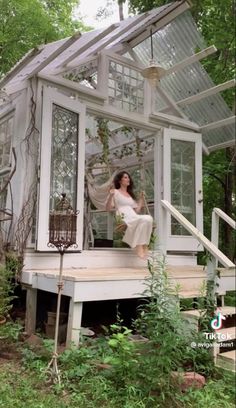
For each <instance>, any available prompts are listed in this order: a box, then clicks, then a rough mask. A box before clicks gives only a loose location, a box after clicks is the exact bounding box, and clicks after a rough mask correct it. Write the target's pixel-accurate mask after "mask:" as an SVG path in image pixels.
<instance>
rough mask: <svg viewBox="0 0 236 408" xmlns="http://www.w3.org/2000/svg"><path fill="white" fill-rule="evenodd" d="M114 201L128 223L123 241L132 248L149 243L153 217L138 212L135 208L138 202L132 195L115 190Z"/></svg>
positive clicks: (118, 211)
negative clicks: (127, 195)
mask: <svg viewBox="0 0 236 408" xmlns="http://www.w3.org/2000/svg"><path fill="white" fill-rule="evenodd" d="M114 203H115V208H116V213H117V214H121V215H122V216H123V220H124V222H125V224H126V225H127V228H126V231H125V235H124V237H123V241H124V242H126V243H127V244H128V245H129V246H130V247H131V248H135V247H136V246H137V245H148V244H149V241H150V237H151V233H152V226H153V219H152V217H151V216H150V215H142V214H137V213H136V212H135V210H134V208H137V206H138V204H137V203H136V201H135V200H133V198H132V197H131V196H129V197H126V196H125V195H123V194H122V193H120V192H119V190H115V195H114Z"/></svg>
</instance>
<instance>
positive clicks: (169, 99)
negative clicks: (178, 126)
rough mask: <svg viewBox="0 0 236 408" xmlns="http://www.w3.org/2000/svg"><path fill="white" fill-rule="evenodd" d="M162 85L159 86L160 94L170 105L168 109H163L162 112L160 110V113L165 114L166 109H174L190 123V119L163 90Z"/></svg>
mask: <svg viewBox="0 0 236 408" xmlns="http://www.w3.org/2000/svg"><path fill="white" fill-rule="evenodd" d="M160 85H161V84H160ZM160 85H157V88H158V92H160V94H161V95H162V97H163V98H164V99H165V100H166V102H167V103H169V106H167V107H166V108H164V109H162V110H160V111H158V112H160V113H164V114H165V110H166V109H171V108H172V109H174V111H176V112H177V114H178V115H180V116H181V118H183V119H185V120H187V121H188V117H187V116H186V115H185V113H184V112H182V111H181V109H180V108H179V107H178V106H177V104H176V103H175V101H174V99H173V98H172V97H171V96H170V95H168V93H167V92H166V91H164V89H162V88H161V86H160ZM153 112H154V109H153Z"/></svg>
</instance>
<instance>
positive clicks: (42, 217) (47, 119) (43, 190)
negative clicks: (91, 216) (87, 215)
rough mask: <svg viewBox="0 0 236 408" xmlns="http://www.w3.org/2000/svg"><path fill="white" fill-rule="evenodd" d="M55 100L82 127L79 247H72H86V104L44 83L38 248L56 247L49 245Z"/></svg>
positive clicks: (80, 135) (78, 171) (79, 141)
mask: <svg viewBox="0 0 236 408" xmlns="http://www.w3.org/2000/svg"><path fill="white" fill-rule="evenodd" d="M53 104H56V105H58V106H61V107H62V108H65V109H67V110H70V111H72V112H75V113H77V114H78V115H79V127H78V167H77V208H76V209H75V210H78V211H79V212H78V215H77V247H76V248H74V249H73V247H71V248H70V250H74V251H76V250H77V251H78V250H82V244H83V214H84V210H83V207H84V161H85V106H84V105H83V104H82V103H80V102H79V101H78V100H75V99H72V98H70V97H68V96H66V95H63V94H62V93H60V92H59V91H57V90H55V89H53V88H50V87H46V86H44V87H43V107H42V133H41V146H40V152H41V157H40V172H39V174H40V181H39V202H38V216H37V220H38V223H37V240H36V249H37V250H38V251H52V250H54V251H55V248H54V249H53V248H52V249H51V248H49V247H48V246H47V244H48V240H49V231H48V226H49V197H50V175H51V140H52V108H53Z"/></svg>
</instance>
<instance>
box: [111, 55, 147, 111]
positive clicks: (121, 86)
mask: <svg viewBox="0 0 236 408" xmlns="http://www.w3.org/2000/svg"><path fill="white" fill-rule="evenodd" d="M143 83H144V81H143V78H142V76H141V74H140V73H139V72H138V71H136V70H135V69H130V68H129V67H126V66H125V65H122V64H114V63H113V62H112V61H110V64H109V83H108V89H109V102H110V103H111V104H112V105H114V106H116V107H118V108H121V109H124V110H125V111H128V112H140V113H142V112H143V102H144V90H143ZM111 88H115V89H116V92H115V95H114V93H111ZM120 101H121V103H120Z"/></svg>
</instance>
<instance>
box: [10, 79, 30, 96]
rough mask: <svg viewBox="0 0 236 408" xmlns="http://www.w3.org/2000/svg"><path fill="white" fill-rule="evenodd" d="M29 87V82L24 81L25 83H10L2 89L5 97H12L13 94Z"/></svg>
mask: <svg viewBox="0 0 236 408" xmlns="http://www.w3.org/2000/svg"><path fill="white" fill-rule="evenodd" d="M28 86H29V81H28V80H25V81H21V82H19V83H16V84H14V83H12V84H10V85H9V86H8V85H6V87H5V88H4V90H5V91H6V93H7V95H9V96H10V95H14V94H15V93H17V92H19V91H23V90H24V89H26V88H28Z"/></svg>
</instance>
